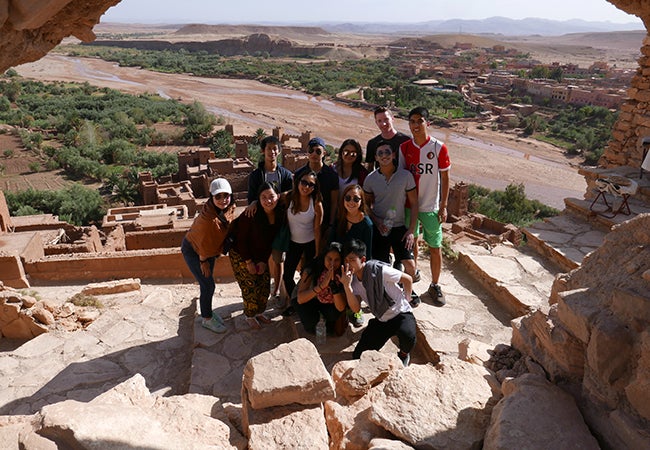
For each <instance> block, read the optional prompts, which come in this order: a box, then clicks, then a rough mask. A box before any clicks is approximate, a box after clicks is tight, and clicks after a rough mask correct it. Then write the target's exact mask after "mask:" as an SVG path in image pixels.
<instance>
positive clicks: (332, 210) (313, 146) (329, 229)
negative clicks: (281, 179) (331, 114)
mask: <svg viewBox="0 0 650 450" xmlns="http://www.w3.org/2000/svg"><path fill="white" fill-rule="evenodd" d="M307 154H308V156H309V162H308V163H307V165H305V166H303V167H301V168H300V169H298V170H296V173H295V176H299V175H300V174H301V173H302V172H303V171H305V170H313V171H314V172H316V176H317V178H318V183H319V185H320V192H321V195H322V196H323V224H322V229H321V236H322V237H323V238H324V239H325V242H329V241H330V240H331V239H330V234H333V233H334V229H335V226H334V222H335V221H336V209H337V206H338V199H339V176H338V174H337V173H336V171H335V170H334V169H332V168H331V167H330V166H328V165H327V164H325V156H327V152H326V151H325V141H324V140H323V139H322V138H319V137H315V138H312V139H311V140H310V141H309V142H308V143H307Z"/></svg>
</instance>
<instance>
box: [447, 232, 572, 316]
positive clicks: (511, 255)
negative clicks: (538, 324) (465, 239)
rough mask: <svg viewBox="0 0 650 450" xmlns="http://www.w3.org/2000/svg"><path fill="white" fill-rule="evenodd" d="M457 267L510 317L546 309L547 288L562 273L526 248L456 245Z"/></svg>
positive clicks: (552, 264)
mask: <svg viewBox="0 0 650 450" xmlns="http://www.w3.org/2000/svg"><path fill="white" fill-rule="evenodd" d="M454 249H455V250H456V251H457V252H458V255H459V261H460V263H461V264H462V265H463V266H464V267H465V268H466V269H467V271H468V272H469V274H470V276H472V277H473V278H474V279H476V281H478V282H479V283H480V284H481V286H482V287H483V288H484V289H485V290H487V291H488V292H489V293H490V294H491V295H492V296H493V297H494V298H495V300H496V301H497V302H499V303H500V304H501V306H502V307H503V308H505V309H506V310H507V311H508V312H509V313H510V314H511V316H512V317H518V316H522V315H524V314H527V313H529V312H530V311H533V310H537V309H544V310H546V309H548V300H549V297H550V294H551V286H552V284H553V281H554V280H555V277H556V275H557V274H558V273H561V272H563V270H562V269H561V268H560V267H559V266H558V265H556V264H554V263H552V262H550V261H548V260H546V259H545V258H543V257H541V256H540V255H538V254H535V253H534V252H533V251H531V250H530V249H528V248H526V247H520V248H515V247H513V246H511V245H507V244H500V245H497V246H495V247H491V246H483V245H473V244H468V243H460V244H459V243H457V244H455V246H454Z"/></svg>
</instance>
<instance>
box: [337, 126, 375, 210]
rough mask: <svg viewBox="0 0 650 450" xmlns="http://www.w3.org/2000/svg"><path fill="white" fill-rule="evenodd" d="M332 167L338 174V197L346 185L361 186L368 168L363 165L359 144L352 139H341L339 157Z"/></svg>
mask: <svg viewBox="0 0 650 450" xmlns="http://www.w3.org/2000/svg"><path fill="white" fill-rule="evenodd" d="M332 168H333V169H334V170H336V173H337V174H338V176H339V197H340V196H341V195H342V192H343V190H344V189H345V188H346V187H347V186H350V185H354V184H358V185H359V186H363V181H364V180H365V179H366V175H368V170H367V169H366V168H365V167H364V166H363V154H362V151H361V145H360V144H359V143H358V142H357V141H355V140H354V139H346V140H345V141H343V143H342V144H341V148H339V158H338V159H337V160H336V163H334V165H333V166H332ZM339 211H340V210H339Z"/></svg>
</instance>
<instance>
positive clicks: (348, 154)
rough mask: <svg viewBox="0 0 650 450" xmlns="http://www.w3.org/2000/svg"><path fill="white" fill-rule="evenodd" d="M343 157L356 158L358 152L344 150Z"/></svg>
mask: <svg viewBox="0 0 650 450" xmlns="http://www.w3.org/2000/svg"><path fill="white" fill-rule="evenodd" d="M343 156H354V157H355V158H356V156H357V152H351V151H350V150H343Z"/></svg>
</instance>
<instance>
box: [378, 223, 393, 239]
mask: <svg viewBox="0 0 650 450" xmlns="http://www.w3.org/2000/svg"><path fill="white" fill-rule="evenodd" d="M377 228H378V229H379V233H381V235H382V236H386V235H387V234H388V233H389V232H390V228H388V227H387V226H386V225H384V222H379V224H378V225H377Z"/></svg>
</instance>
